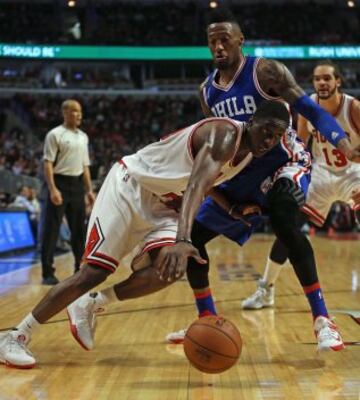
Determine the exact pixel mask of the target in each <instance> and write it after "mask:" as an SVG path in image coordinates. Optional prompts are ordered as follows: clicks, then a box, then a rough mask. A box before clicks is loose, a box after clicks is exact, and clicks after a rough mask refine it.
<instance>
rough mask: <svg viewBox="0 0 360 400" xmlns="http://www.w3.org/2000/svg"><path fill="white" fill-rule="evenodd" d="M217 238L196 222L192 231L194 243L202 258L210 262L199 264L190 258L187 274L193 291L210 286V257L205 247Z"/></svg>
mask: <svg viewBox="0 0 360 400" xmlns="http://www.w3.org/2000/svg"><path fill="white" fill-rule="evenodd" d="M216 236H218V234H217V233H215V232H213V231H211V230H210V229H207V228H206V227H204V226H203V225H201V224H200V223H199V222H197V221H196V220H195V221H194V225H193V229H192V231H191V240H192V243H193V245H194V246H195V247H196V248H197V249H198V250H199V253H200V255H201V257H202V258H204V259H205V260H207V261H208V262H207V264H198V263H197V262H196V261H195V260H194V259H193V258H189V261H188V265H187V270H186V273H187V278H188V281H189V283H190V286H191V287H192V289H203V288H206V287H208V286H209V256H208V254H207V251H206V247H205V246H206V244H207V243H208V242H209V241H210V240H211V239H213V238H214V237H216Z"/></svg>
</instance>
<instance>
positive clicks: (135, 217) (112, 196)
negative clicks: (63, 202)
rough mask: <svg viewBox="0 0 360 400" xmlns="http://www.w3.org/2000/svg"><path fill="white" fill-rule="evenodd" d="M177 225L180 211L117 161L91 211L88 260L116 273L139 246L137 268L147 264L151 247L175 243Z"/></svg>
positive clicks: (86, 250)
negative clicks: (143, 186)
mask: <svg viewBox="0 0 360 400" xmlns="http://www.w3.org/2000/svg"><path fill="white" fill-rule="evenodd" d="M177 227H178V214H177V213H176V212H175V211H173V210H170V209H169V208H168V207H166V206H165V205H164V204H163V203H162V202H161V201H160V199H159V197H157V196H156V195H154V194H153V193H151V192H149V191H148V190H146V189H144V188H142V187H141V186H140V185H139V184H138V183H137V181H136V180H135V179H133V178H132V177H131V176H129V174H128V173H127V169H126V167H125V166H124V165H122V164H120V163H116V164H115V165H114V166H113V167H112V168H111V170H110V172H109V174H108V175H107V177H106V179H105V181H104V183H103V185H102V187H101V190H100V192H99V194H98V196H97V198H96V201H95V204H94V208H93V210H92V212H91V216H90V221H89V227H88V232H87V239H86V248H85V254H84V261H85V262H87V263H88V264H94V265H97V266H99V267H101V268H105V269H107V270H109V271H111V272H114V271H115V269H116V268H117V266H118V264H119V261H120V260H121V259H122V258H123V257H124V256H125V255H126V254H128V253H130V252H131V251H133V250H134V249H135V247H136V246H138V248H139V252H138V256H137V257H135V259H134V261H133V266H132V267H133V268H134V269H137V268H136V266H135V265H140V263H142V264H141V265H142V267H143V266H145V265H144V259H145V258H147V252H148V251H149V250H151V249H154V248H157V247H161V246H166V245H172V244H174V242H175V238H176V232H177ZM148 262H149V261H147V263H148Z"/></svg>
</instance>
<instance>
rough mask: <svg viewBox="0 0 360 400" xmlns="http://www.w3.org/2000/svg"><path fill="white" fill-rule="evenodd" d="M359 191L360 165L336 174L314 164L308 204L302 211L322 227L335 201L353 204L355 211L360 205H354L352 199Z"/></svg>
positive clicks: (353, 165)
mask: <svg viewBox="0 0 360 400" xmlns="http://www.w3.org/2000/svg"><path fill="white" fill-rule="evenodd" d="M359 191H360V166H359V165H357V164H351V165H350V166H349V168H348V169H346V170H345V171H341V173H340V172H339V173H338V174H336V173H334V172H329V171H328V170H327V169H325V168H323V167H321V166H318V165H316V164H314V165H313V170H312V174H311V183H310V186H309V191H308V196H307V199H306V204H305V205H304V207H303V208H302V210H303V211H304V212H305V213H306V214H308V215H309V216H310V218H311V220H312V221H313V222H314V223H315V224H316V225H318V226H322V225H324V222H325V220H326V217H327V215H328V213H329V211H330V208H331V205H332V204H333V203H334V202H335V201H343V202H346V203H349V204H351V205H352V206H353V207H354V209H356V208H358V207H359V205H358V204H353V203H352V198H353V196H354V195H355V193H357V192H359Z"/></svg>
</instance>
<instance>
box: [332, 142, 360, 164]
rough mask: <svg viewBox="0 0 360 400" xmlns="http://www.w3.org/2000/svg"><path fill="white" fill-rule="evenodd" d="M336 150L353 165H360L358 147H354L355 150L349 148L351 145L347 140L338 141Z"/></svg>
mask: <svg viewBox="0 0 360 400" xmlns="http://www.w3.org/2000/svg"><path fill="white" fill-rule="evenodd" d="M337 147H338V149H339V150H341V151H342V152H343V153H344V154H345V157H346V158H347V159H348V160H350V161H352V162H355V163H360V145H359V146H357V147H355V149H352V148H351V143H350V140H349V139H348V138H345V139H341V140H339V143H338V146H337Z"/></svg>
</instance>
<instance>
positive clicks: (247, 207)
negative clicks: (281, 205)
mask: <svg viewBox="0 0 360 400" xmlns="http://www.w3.org/2000/svg"><path fill="white" fill-rule="evenodd" d="M250 214H257V215H261V208H260V207H259V206H258V205H256V204H239V205H235V206H232V207H231V208H230V210H229V215H230V216H231V217H233V218H234V219H236V220H238V221H241V222H242V223H243V224H244V225H246V226H251V224H250V223H249V222H247V221H246V220H245V219H244V217H245V216H246V215H250Z"/></svg>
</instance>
